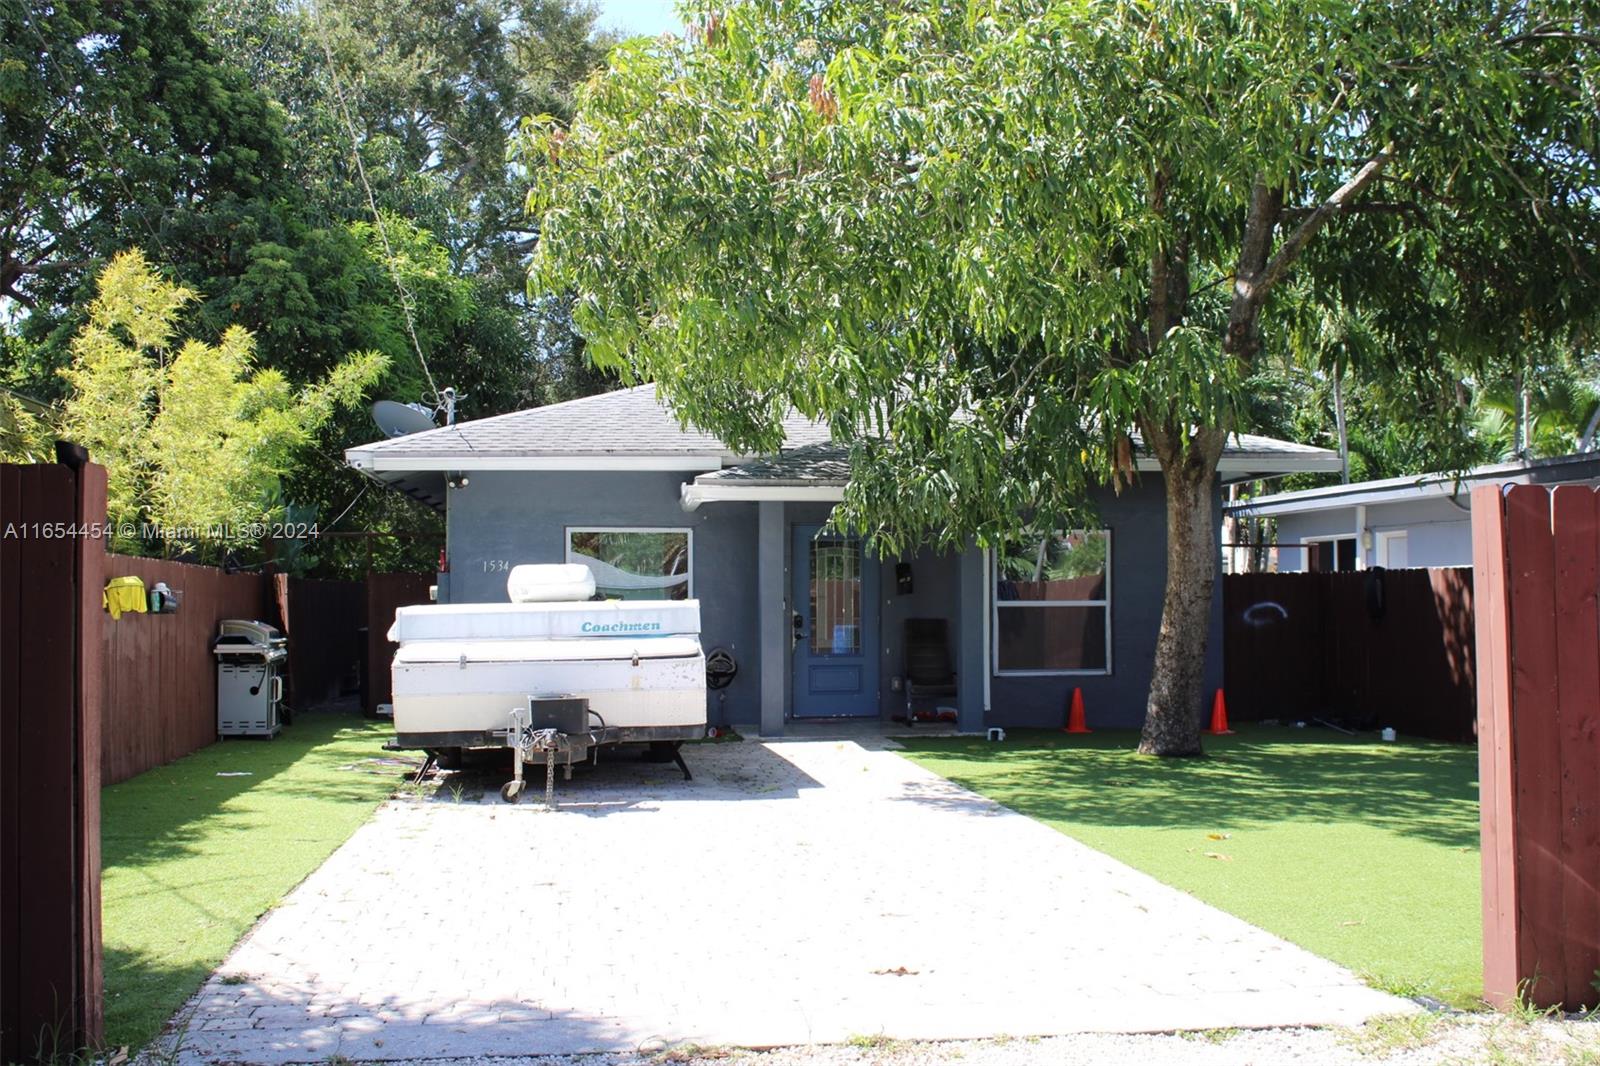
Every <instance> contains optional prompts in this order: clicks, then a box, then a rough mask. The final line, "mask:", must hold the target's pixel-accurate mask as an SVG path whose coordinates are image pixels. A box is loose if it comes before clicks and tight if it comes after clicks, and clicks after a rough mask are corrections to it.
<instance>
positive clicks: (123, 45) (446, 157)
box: [0, 0, 609, 569]
mask: <svg viewBox="0 0 1600 1066" xmlns="http://www.w3.org/2000/svg"><path fill="white" fill-rule="evenodd" d="M0 29H3V31H4V32H3V35H0V36H3V43H0V151H3V152H4V153H5V154H4V156H3V158H0V161H3V162H4V164H5V166H4V167H3V168H0V170H3V173H0V355H3V360H0V386H5V387H9V388H10V389H12V390H15V392H16V393H17V394H18V396H20V397H21V399H17V400H15V402H12V400H9V399H7V400H0V431H3V432H4V433H5V434H6V436H5V440H6V441H7V442H8V444H7V446H8V447H9V448H10V449H11V452H12V453H13V454H24V453H28V454H31V452H30V451H29V449H30V447H31V445H30V444H29V443H28V442H29V441H30V440H32V437H27V436H26V434H24V433H23V432H22V431H23V430H27V431H29V432H30V433H32V434H33V436H35V437H36V436H38V434H39V433H40V432H43V430H42V429H41V426H42V424H41V423H39V422H38V421H37V419H29V418H27V417H25V416H26V415H27V413H28V412H29V411H31V410H32V409H33V408H35V407H38V404H37V403H33V401H38V402H40V403H43V404H46V405H49V404H57V405H58V404H59V403H61V402H62V401H63V400H64V399H65V393H66V381H65V379H64V378H63V377H62V376H61V375H60V373H59V372H60V371H61V370H62V369H63V368H65V367H67V366H69V365H70V364H71V362H72V359H73V351H72V347H71V345H72V342H73V338H74V337H75V336H76V335H77V334H78V333H79V332H80V330H81V329H82V328H83V327H84V326H85V324H86V322H87V320H88V309H89V307H90V305H91V303H92V302H93V300H94V299H95V277H96V275H97V274H98V273H99V272H100V271H101V270H102V269H104V268H105V266H106V265H107V263H109V262H110V261H111V259H112V258H113V257H114V256H115V255H116V254H117V253H119V252H121V251H123V250H125V249H130V248H134V249H139V250H141V251H142V252H143V253H144V255H145V257H146V259H147V260H148V262H149V263H150V264H151V266H152V267H153V268H154V269H156V270H157V271H158V272H159V273H160V274H161V275H162V276H163V277H165V278H167V279H169V280H171V281H173V282H175V283H177V284H179V285H181V286H182V287H184V288H186V289H188V290H190V291H192V292H193V294H194V298H193V299H192V300H190V301H189V302H188V303H187V304H186V305H185V308H184V312H183V330H184V332H185V333H186V334H187V335H189V336H192V337H193V338H195V339H196V340H200V341H204V342H205V343H207V344H208V345H212V346H214V347H215V346H220V345H221V343H222V339H223V337H224V336H225V335H226V334H227V332H228V330H229V329H230V328H231V327H234V326H239V327H243V328H244V329H246V330H248V331H250V333H251V334H252V336H253V340H254V344H253V351H254V365H256V366H257V367H259V368H263V369H268V370H272V371H276V372H278V373H280V374H282V375H283V376H284V378H285V379H286V380H287V381H288V382H289V383H290V384H291V385H293V386H295V387H301V386H305V385H307V384H309V383H312V382H315V381H317V380H320V379H321V378H323V377H324V376H326V375H327V374H329V373H330V372H331V371H333V370H334V369H335V368H336V367H338V366H339V365H340V364H341V363H342V361H343V360H344V359H345V358H346V356H347V354H348V353H349V352H352V351H368V350H375V351H378V352H381V353H383V354H384V355H385V356H387V357H388V370H387V371H386V372H385V375H384V378H383V380H382V381H380V382H378V383H377V384H376V385H375V386H374V391H375V392H376V393H377V394H378V395H382V396H388V397H392V398H396V399H401V400H408V401H417V400H427V401H429V402H433V400H434V398H433V397H432V396H431V395H429V394H430V392H431V391H432V390H431V387H430V386H429V385H428V383H427V381H426V375H425V374H424V373H423V370H422V367H421V365H420V364H419V358H418V353H417V351H416V350H415V349H416V348H417V347H420V348H421V349H422V352H423V356H424V357H425V358H426V359H427V361H428V363H429V366H430V367H431V369H432V371H433V375H434V377H435V379H436V381H437V384H438V385H439V386H443V385H447V384H448V385H453V386H455V387H456V389H457V391H458V393H459V394H461V395H462V396H463V397H464V399H463V401H462V403H461V407H460V410H461V412H462V415H463V417H473V416H476V415H482V414H495V413H500V412H503V411H508V410H514V409H516V408H519V407H524V406H529V405H533V404H537V403H540V402H544V401H545V400H546V399H547V397H549V396H552V395H562V396H566V395H572V394H574V393H579V394H581V393H583V392H588V391H594V390H595V389H596V388H600V387H604V386H605V385H606V384H608V379H607V378H606V377H604V376H603V375H596V374H595V373H594V372H593V371H592V370H591V369H590V368H588V367H587V366H586V365H585V364H584V362H583V360H582V354H581V353H582V342H581V340H579V339H577V338H576V337H575V336H574V335H573V334H572V332H571V329H570V324H569V318H568V315H567V313H566V309H565V308H566V302H565V301H563V300H562V299H560V298H556V299H549V300H544V299H541V300H530V299H529V297H528V295H527V292H526V284H525V282H526V274H525V268H526V261H527V256H528V251H529V247H530V244H531V239H532V234H531V232H529V224H528V223H527V222H526V220H525V219H524V218H523V217H522V203H521V201H522V197H523V192H524V183H523V180H522V178H521V177H519V174H518V167H517V165H516V164H514V163H513V162H512V161H510V160H508V159H507V154H506V149H507V144H508V141H509V139H510V138H511V137H512V136H514V134H515V132H516V130H517V127H518V123H519V122H520V120H521V118H522V117H523V116H524V115H526V114H528V113H530V112H533V111H552V112H554V113H556V114H563V115H565V114H569V113H570V98H571V87H572V85H573V84H574V83H575V82H577V81H578V80H581V78H583V77H584V76H585V75H586V74H587V73H588V72H589V71H590V70H591V69H593V68H594V67H595V66H596V65H597V64H598V63H599V62H600V59H601V57H602V56H603V54H604V52H605V49H606V48H607V47H608V46H609V41H608V40H607V39H605V38H604V37H603V36H600V35H597V34H596V33H595V32H594V23H593V15H592V14H591V13H590V12H589V11H588V10H587V9H586V8H585V7H584V6H582V5H581V4H579V3H577V2H575V0H468V2H454V0H450V2H446V0H391V2H385V3H378V2H374V0H318V3H316V4H304V3H300V2H298V0H149V2H142V3H121V2H116V3H107V2H103V0H51V2H49V3H35V2H31V0H0ZM358 157H359V160H360V163H361V169H362V170H364V172H365V177H366V179H367V181H368V182H369V183H370V185H371V189H372V198H371V200H370V201H369V199H368V196H367V192H366V188H365V187H364V185H363V182H362V180H361V175H360V174H358V172H357V166H356V160H357V158H358ZM374 208H376V210H377V212H378V213H379V216H380V217H381V218H382V220H383V233H382V235H381V236H380V235H379V233H378V232H377V220H376V219H375V218H374V214H373V211H374ZM395 275H398V276H400V278H401V279H402V280H403V282H404V284H405V286H406V289H407V293H408V296H409V298H410V300H411V302H412V304H413V307H412V310H413V312H414V314H413V316H412V318H413V324H414V328H415V332H416V334H417V339H418V344H417V345H413V343H412V340H411V337H410V332H411V328H410V327H408V325H407V322H406V316H405V313H404V310H403V309H402V306H401V304H402V298H401V297H400V295H399V294H398V292H397V290H396V285H395V282H394V276H395ZM17 404H22V405H23V406H21V407H19V406H17ZM29 404H32V407H30V406H28V405H29ZM46 409H48V408H46ZM374 432H375V430H374V427H373V425H372V423H371V420H370V419H369V418H368V417H367V415H366V412H365V411H363V410H360V409H348V410H347V409H339V410H337V411H335V412H334V414H333V415H332V417H331V418H329V419H328V420H327V421H325V422H324V423H322V424H321V426H320V427H319V428H318V430H317V432H316V435H315V439H314V440H313V441H311V442H310V443H309V444H308V446H306V447H304V448H299V449H296V450H295V452H294V455H293V458H292V461H291V465H290V468H289V469H288V470H287V471H286V472H285V474H284V477H283V492H284V494H285V496H286V499H287V501H288V502H290V503H293V504H294V505H296V506H297V507H300V508H306V509H310V510H311V511H312V512H314V513H315V514H316V515H317V516H318V517H320V519H321V520H322V521H323V522H324V523H326V522H330V521H332V520H333V519H334V518H335V517H336V516H340V515H343V518H342V519H341V529H382V530H391V531H395V532H396V533H398V534H400V536H398V537H396V538H394V539H393V540H391V541H385V542H381V543H380V544H379V545H377V551H376V557H375V558H373V559H371V561H372V562H374V563H375V564H376V565H379V566H407V567H424V566H427V565H431V562H432V559H433V557H434V554H435V551H436V544H435V543H431V542H435V541H437V539H438V538H439V537H440V536H441V535H442V527H441V525H440V523H439V521H438V518H437V516H435V515H432V514H431V513H429V512H427V511H425V510H423V509H421V508H418V507H417V506H416V505H415V504H413V503H411V502H410V501H407V500H404V499H402V498H400V497H398V496H396V495H394V494H390V493H383V492H378V491H363V489H364V486H365V484H366V483H365V482H363V481H362V479H361V478H360V477H359V476H358V475H356V474H354V473H353V472H352V471H350V470H348V469H347V468H345V467H344V465H343V463H342V460H341V454H342V452H343V450H344V449H345V448H346V447H348V446H350V445H353V444H358V443H364V442H366V441H368V440H370V439H371V438H372V436H373V435H374ZM371 547H373V546H372V545H371V544H368V543H366V542H362V543H359V544H354V543H345V542H330V543H328V544H326V545H324V548H325V549H326V550H323V551H321V552H320V553H319V556H320V558H321V559H322V560H323V562H324V566H325V568H327V569H333V568H338V567H340V566H364V565H365V564H366V563H367V562H368V561H369V560H368V556H367V549H368V548H371Z"/></svg>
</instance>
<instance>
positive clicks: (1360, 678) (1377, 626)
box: [1222, 567, 1477, 741]
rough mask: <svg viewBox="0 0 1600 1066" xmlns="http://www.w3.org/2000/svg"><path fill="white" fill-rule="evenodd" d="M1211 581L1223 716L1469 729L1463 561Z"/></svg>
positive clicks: (1451, 736)
mask: <svg viewBox="0 0 1600 1066" xmlns="http://www.w3.org/2000/svg"><path fill="white" fill-rule="evenodd" d="M1222 589H1223V595H1222V600H1223V613H1224V630H1223V640H1224V650H1223V677H1224V680H1223V684H1224V686H1225V688H1226V690H1227V694H1228V711H1229V713H1230V714H1231V715H1232V716H1233V717H1235V718H1237V719H1239V720H1242V721H1252V720H1257V721H1258V720H1260V719H1263V718H1276V719H1280V720H1289V721H1299V720H1309V719H1312V718H1316V717H1325V718H1329V719H1335V720H1343V721H1345V722H1348V723H1350V724H1352V725H1355V726H1358V727H1361V728H1369V729H1370V728H1382V727H1385V726H1389V727H1392V728H1394V729H1395V730H1396V731H1397V732H1399V733H1401V734H1403V735H1406V736H1413V737H1427V738H1432V739H1435V740H1450V741H1470V740H1472V739H1473V737H1474V736H1475V735H1476V713H1477V711H1476V706H1477V691H1476V681H1475V677H1476V675H1475V671H1474V666H1473V641H1474V632H1473V609H1472V570H1471V568H1469V567H1457V568H1448V569H1437V570H1368V571H1360V572H1356V573H1323V574H1228V575H1226V576H1225V577H1224V578H1223V584H1222Z"/></svg>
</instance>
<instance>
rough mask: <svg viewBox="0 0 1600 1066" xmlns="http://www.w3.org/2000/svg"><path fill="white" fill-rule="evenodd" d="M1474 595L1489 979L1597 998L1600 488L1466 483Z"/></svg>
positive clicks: (1546, 999) (1538, 992)
mask: <svg viewBox="0 0 1600 1066" xmlns="http://www.w3.org/2000/svg"><path fill="white" fill-rule="evenodd" d="M1472 554H1473V564H1474V567H1475V569H1476V571H1477V590H1478V601H1479V617H1478V663H1479V670H1480V675H1481V680H1480V682H1479V704H1480V706H1481V708H1482V713H1481V715H1480V724H1481V728H1480V736H1479V741H1478V766H1479V772H1478V779H1479V782H1480V785H1479V789H1480V793H1479V794H1480V812H1481V814H1480V817H1481V820H1482V827H1483V985H1484V995H1485V997H1486V998H1487V999H1489V1001H1490V1002H1492V1003H1494V1004H1496V1005H1498V1006H1508V1005H1510V1004H1512V1003H1513V1002H1514V1001H1515V1000H1516V999H1517V998H1518V997H1519V996H1526V997H1527V999H1528V1000H1529V1001H1531V1002H1532V1003H1533V1004H1534V1005H1536V1006H1539V1007H1551V1006H1556V1005H1561V1006H1564V1007H1565V1008H1567V1009H1568V1010H1577V1009H1580V1008H1589V1007H1593V1006H1594V1005H1595V1003H1596V1000H1597V999H1600V991H1597V989H1596V987H1595V975H1596V973H1597V972H1600V772H1597V768H1600V640H1597V637H1596V634H1597V633H1600V610H1597V605H1596V598H1597V593H1600V497H1597V496H1596V494H1595V492H1594V491H1593V490H1591V489H1589V488H1587V487H1586V486H1582V485H1564V486H1561V487H1559V488H1557V489H1555V490H1554V491H1552V490H1550V489H1548V488H1546V487H1543V486H1537V485H1519V486H1516V487H1513V488H1511V489H1510V490H1509V491H1507V492H1505V493H1502V492H1501V490H1500V488H1499V487H1497V486H1486V487H1483V488H1479V489H1474V490H1473V493H1472Z"/></svg>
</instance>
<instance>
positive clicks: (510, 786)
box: [500, 781, 522, 803]
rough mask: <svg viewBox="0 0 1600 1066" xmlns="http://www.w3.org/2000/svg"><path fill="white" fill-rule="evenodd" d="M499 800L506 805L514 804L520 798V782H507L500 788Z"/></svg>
mask: <svg viewBox="0 0 1600 1066" xmlns="http://www.w3.org/2000/svg"><path fill="white" fill-rule="evenodd" d="M500 798H501V799H502V800H504V801H505V802H507V803H515V802H517V801H518V800H520V799H521V798H522V782H521V781H507V782H506V783H505V784H503V785H501V786H500Z"/></svg>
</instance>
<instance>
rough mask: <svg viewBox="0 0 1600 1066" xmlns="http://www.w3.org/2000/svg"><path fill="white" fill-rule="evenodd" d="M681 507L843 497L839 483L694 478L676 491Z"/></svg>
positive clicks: (832, 499)
mask: <svg viewBox="0 0 1600 1066" xmlns="http://www.w3.org/2000/svg"><path fill="white" fill-rule="evenodd" d="M679 495H680V497H681V501H680V502H682V504H683V509H684V510H685V511H693V510H694V509H695V508H697V507H699V506H700V505H701V504H702V503H737V502H740V501H744V502H759V501H761V500H781V501H783V502H784V503H838V502H839V501H840V500H842V499H844V486H843V485H701V484H698V483H695V482H690V483H689V484H687V485H685V486H683V489H682V490H681V492H680V493H679Z"/></svg>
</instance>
